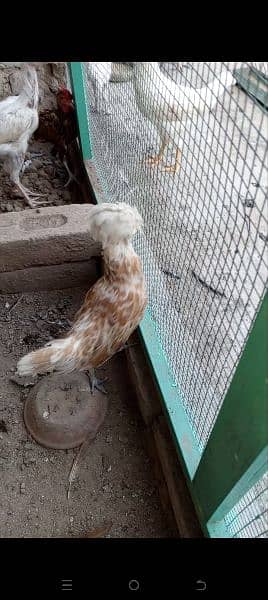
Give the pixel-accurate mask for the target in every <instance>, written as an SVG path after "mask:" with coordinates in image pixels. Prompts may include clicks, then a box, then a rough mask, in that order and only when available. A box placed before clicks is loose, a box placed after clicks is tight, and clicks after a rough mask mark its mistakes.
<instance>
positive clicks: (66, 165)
mask: <svg viewBox="0 0 268 600" xmlns="http://www.w3.org/2000/svg"><path fill="white" fill-rule="evenodd" d="M63 164H64V166H65V169H66V171H67V173H68V181H66V183H65V184H64V186H63V187H64V188H65V187H67V185H69V183H70V182H71V181H75V183H77V184H78V185H79V181H78V180H77V179H76V177H75V175H74V174H73V173H72V172H71V171H70V169H69V166H68V163H67V160H66V158H64V159H63Z"/></svg>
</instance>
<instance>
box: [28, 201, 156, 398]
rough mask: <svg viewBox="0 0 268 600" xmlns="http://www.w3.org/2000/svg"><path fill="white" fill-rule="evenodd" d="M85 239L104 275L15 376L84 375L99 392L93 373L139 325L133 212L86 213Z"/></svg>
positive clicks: (104, 208)
mask: <svg viewBox="0 0 268 600" xmlns="http://www.w3.org/2000/svg"><path fill="white" fill-rule="evenodd" d="M89 225H90V229H89V232H90V235H91V236H92V237H93V238H94V239H95V240H96V241H98V242H101V244H102V249H103V260H104V275H103V276H102V277H101V278H100V279H99V280H98V281H97V282H96V283H95V285H93V287H92V288H91V289H90V290H89V292H88V293H87V295H86V297H85V301H84V304H83V306H82V307H81V309H80V310H79V311H78V313H77V315H76V317H75V319H74V323H73V326H72V328H71V330H70V332H69V333H68V334H67V335H66V336H65V337H64V338H62V339H58V340H54V341H52V342H49V343H48V344H47V345H46V346H45V347H44V348H42V349H40V350H36V351H35V352H30V353H29V354H27V355H26V356H24V357H23V358H22V359H21V360H20V361H19V362H18V365H17V372H18V374H19V375H21V376H22V375H29V374H37V373H46V372H52V371H58V372H61V373H70V372H72V371H76V370H78V371H87V372H88V373H89V375H90V380H91V391H92V392H93V390H94V388H96V389H99V390H101V391H104V388H103V386H102V383H103V382H100V381H98V380H97V379H96V377H95V369H96V368H97V367H99V366H101V365H103V364H104V363H105V362H106V361H107V360H109V359H110V358H111V357H112V356H113V355H114V354H115V353H116V352H118V351H119V350H121V349H122V348H123V347H124V346H125V344H126V342H127V340H128V339H129V337H130V335H131V334H132V333H133V331H134V330H135V329H136V327H137V326H138V324H139V323H140V321H141V319H142V317H143V314H144V311H145V308H146V305H147V294H146V287H145V280H144V275H143V270H142V265H141V261H140V259H139V257H138V256H137V254H136V253H135V251H134V248H133V246H132V242H131V240H132V237H133V236H134V234H135V233H136V232H137V231H138V230H140V229H141V227H142V218H141V215H140V214H139V212H138V211H137V209H136V208H132V207H130V206H129V205H127V204H125V203H115V204H106V203H103V204H101V205H99V206H96V207H93V208H91V210H90V211H89Z"/></svg>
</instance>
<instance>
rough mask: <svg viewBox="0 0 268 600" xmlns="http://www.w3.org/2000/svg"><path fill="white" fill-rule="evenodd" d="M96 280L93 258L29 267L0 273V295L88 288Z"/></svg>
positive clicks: (95, 266)
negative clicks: (79, 287)
mask: <svg viewBox="0 0 268 600" xmlns="http://www.w3.org/2000/svg"><path fill="white" fill-rule="evenodd" d="M97 279H98V266H97V263H96V261H95V260H94V259H93V258H92V259H91V260H89V261H84V262H73V263H67V264H61V265H50V266H46V267H30V268H28V269H20V270H19V271H11V272H10V271H9V272H6V273H0V294H15V293H17V292H34V291H36V290H55V289H64V288H71V287H78V286H84V285H85V286H86V285H87V286H88V288H90V287H91V285H93V283H95V281H96V280H97Z"/></svg>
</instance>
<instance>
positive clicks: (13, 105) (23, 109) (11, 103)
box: [0, 66, 43, 208]
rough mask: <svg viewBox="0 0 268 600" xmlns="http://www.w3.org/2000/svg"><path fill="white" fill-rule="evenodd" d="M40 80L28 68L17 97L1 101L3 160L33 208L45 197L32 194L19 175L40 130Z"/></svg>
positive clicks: (11, 177) (1, 150)
mask: <svg viewBox="0 0 268 600" xmlns="http://www.w3.org/2000/svg"><path fill="white" fill-rule="evenodd" d="M38 101H39V91H38V80H37V74H36V70H35V69H34V68H33V67H29V66H27V67H26V69H25V72H24V74H23V87H22V91H21V92H20V94H19V95H18V96H9V97H8V98H5V99H4V100H2V101H0V160H2V161H3V167H4V169H5V170H6V171H7V172H8V174H9V176H10V179H11V181H12V182H13V183H14V184H15V185H16V186H17V188H18V189H19V190H20V191H21V193H22V194H23V196H24V198H25V199H26V201H27V203H28V204H29V206H30V207H31V208H34V207H35V206H37V205H39V204H42V202H37V201H36V198H38V197H40V196H42V195H43V194H37V193H36V192H31V191H30V190H28V189H27V188H26V187H25V186H23V185H22V183H21V182H20V172H21V170H22V166H23V163H24V159H25V154H26V151H27V147H28V142H29V139H30V137H31V135H32V134H33V133H34V131H35V130H36V129H37V127H38Z"/></svg>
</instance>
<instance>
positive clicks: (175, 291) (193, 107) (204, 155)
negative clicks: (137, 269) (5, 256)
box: [84, 63, 268, 531]
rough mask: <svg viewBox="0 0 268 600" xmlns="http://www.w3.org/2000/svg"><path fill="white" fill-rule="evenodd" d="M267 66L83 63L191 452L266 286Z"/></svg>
mask: <svg viewBox="0 0 268 600" xmlns="http://www.w3.org/2000/svg"><path fill="white" fill-rule="evenodd" d="M267 67H268V65H267V63H260V64H259V63H258V64H256V63H163V64H161V65H160V64H158V63H120V64H118V63H117V64H115V63H84V73H85V80H86V86H87V102H88V107H89V111H90V130H91V131H90V133H91V141H92V147H93V156H94V163H95V167H96V170H97V174H98V177H99V179H100V182H101V184H102V188H103V191H104V193H105V194H106V196H107V200H108V201H111V202H115V201H125V202H128V203H129V204H134V205H136V206H137V207H138V209H139V210H140V212H141V214H142V216H143V218H144V223H145V227H144V235H143V236H142V237H140V239H139V240H138V241H137V242H136V247H137V250H138V252H139V254H140V256H141V258H142V260H143V264H144V271H145V275H146V279H147V284H148V292H149V307H150V312H151V316H152V318H153V320H154V322H155V324H156V328H157V332H158V336H159V340H160V342H161V345H162V348H163V351H164V352H165V355H166V358H167V361H168V364H169V367H170V370H171V372H172V376H173V378H174V381H175V383H176V384H177V385H178V386H179V388H180V392H181V395H182V398H183V403H184V408H185V411H186V413H187V415H188V418H189V422H190V423H191V426H192V429H193V432H194V435H195V437H196V440H197V443H198V445H199V448H200V450H201V451H202V450H203V449H204V447H205V445H206V443H207V440H208V437H209V435H210V433H211V430H212V428H213V425H214V423H215V420H216V418H217V415H218V413H219V410H220V407H221V405H222V402H223V400H224V397H225V394H226V391H227V389H228V386H229V384H230V381H231V378H232V375H233V373H234V370H235V368H236V366H237V363H238V361H239V357H240V355H241V352H242V350H243V347H244V344H245V341H246V338H247V335H248V333H249V331H250V328H251V326H252V323H253V320H254V317H255V316H256V312H257V310H258V308H259V305H260V303H261V301H262V299H263V296H264V293H265V290H266V287H267V272H268V260H267V259H268V257H267V242H268V231H267V222H268V214H267V190H268V178H267V174H268V162H267V131H268V116H267V112H266V107H268V100H267V84H268V80H267V74H268V69H267ZM237 82H239V85H237ZM251 493H252V494H253V496H254V494H255V491H254V490H253V491H252V492H251ZM255 496H256V494H255ZM255 496H254V497H255ZM248 499H251V496H249V497H248V498H247V499H246V500H245V501H246V502H247V500H248ZM250 501H251V500H250ZM238 511H240V506H239V508H238ZM233 527H234V526H233ZM266 529H267V527H266ZM232 530H233V531H234V529H232ZM250 531H251V530H250Z"/></svg>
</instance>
